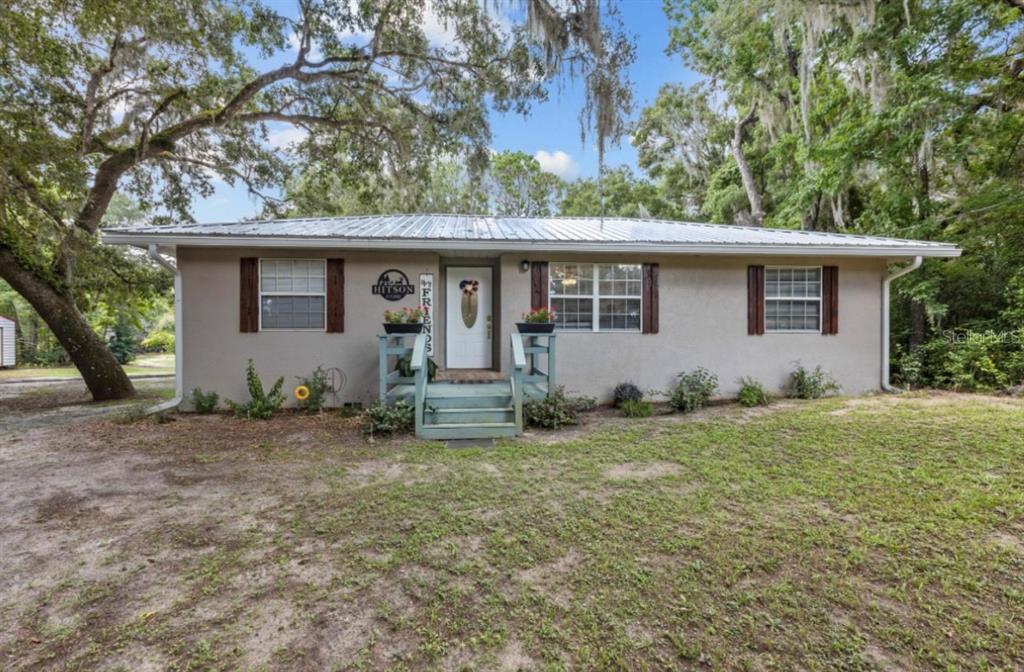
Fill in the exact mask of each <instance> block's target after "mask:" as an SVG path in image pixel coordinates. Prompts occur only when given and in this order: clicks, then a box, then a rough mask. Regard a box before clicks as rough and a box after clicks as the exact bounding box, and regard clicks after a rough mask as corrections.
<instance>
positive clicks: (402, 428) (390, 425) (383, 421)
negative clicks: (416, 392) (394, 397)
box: [360, 400, 416, 436]
mask: <svg viewBox="0 0 1024 672" xmlns="http://www.w3.org/2000/svg"><path fill="white" fill-rule="evenodd" d="M360 424H361V425H362V427H363V432H364V433H366V434H368V435H370V436H373V435H374V434H403V433H407V432H411V431H412V430H413V428H414V427H415V426H416V409H415V408H414V407H413V406H412V405H410V404H407V403H406V402H405V401H403V400H398V401H397V402H395V404H394V405H392V406H389V405H387V404H381V403H379V402H378V403H375V404H373V405H372V406H370V407H369V408H367V409H366V410H365V411H363V414H362V415H361V416H360Z"/></svg>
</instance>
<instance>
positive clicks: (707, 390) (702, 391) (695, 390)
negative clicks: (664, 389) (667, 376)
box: [668, 367, 718, 413]
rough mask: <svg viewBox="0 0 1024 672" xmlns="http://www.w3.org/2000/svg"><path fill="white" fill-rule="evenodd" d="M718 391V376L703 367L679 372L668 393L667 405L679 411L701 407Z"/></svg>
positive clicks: (689, 410) (684, 411) (688, 410)
mask: <svg viewBox="0 0 1024 672" xmlns="http://www.w3.org/2000/svg"><path fill="white" fill-rule="evenodd" d="M716 391H718V376H716V375H715V374H713V373H711V372H710V371H708V370H707V369H705V368H703V367H698V368H696V369H694V370H693V371H684V372H683V373H680V374H679V381H678V382H677V383H676V386H675V388H674V389H673V390H672V393H671V394H670V395H669V400H668V403H669V406H671V407H672V408H674V409H676V410H677V411H679V412H681V413H689V412H691V411H695V410H697V409H698V408H703V407H704V406H705V405H706V404H707V403H708V401H710V400H711V397H712V396H714V394H715V392H716Z"/></svg>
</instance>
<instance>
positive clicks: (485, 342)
mask: <svg viewBox="0 0 1024 672" xmlns="http://www.w3.org/2000/svg"><path fill="white" fill-rule="evenodd" d="M491 282H492V277H491V268H490V267H487V266H484V267H476V266H473V267H465V266H449V267H448V271H447V281H446V283H445V288H446V292H445V295H446V298H445V303H446V304H447V305H446V306H445V312H446V313H447V317H446V318H445V343H446V344H447V345H446V346H445V349H446V350H447V358H446V366H447V368H449V369H489V368H491V338H492V336H493V331H494V323H493V319H494V318H493V316H492V315H491V296H492V293H493V285H492V284H491Z"/></svg>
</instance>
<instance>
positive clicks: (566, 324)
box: [549, 263, 643, 331]
mask: <svg viewBox="0 0 1024 672" xmlns="http://www.w3.org/2000/svg"><path fill="white" fill-rule="evenodd" d="M549 275H550V283H551V284H550V294H551V307H552V308H553V309H554V311H555V313H556V315H557V318H556V324H557V326H558V328H559V329H563V330H572V331H640V316H641V312H642V311H641V303H642V301H641V298H640V297H641V293H642V291H643V280H642V274H641V267H640V264H561V263H553V264H551V265H550V267H549Z"/></svg>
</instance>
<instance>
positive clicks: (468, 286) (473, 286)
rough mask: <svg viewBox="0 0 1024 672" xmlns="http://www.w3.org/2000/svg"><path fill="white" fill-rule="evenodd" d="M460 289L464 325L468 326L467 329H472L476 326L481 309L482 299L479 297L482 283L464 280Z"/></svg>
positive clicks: (460, 284)
mask: <svg viewBox="0 0 1024 672" xmlns="http://www.w3.org/2000/svg"><path fill="white" fill-rule="evenodd" d="M459 289H461V290H462V323H463V324H465V325H466V328H467V329H472V328H473V325H474V324H476V315H477V312H478V311H479V309H480V297H478V296H477V293H478V292H479V291H480V281H479V280H463V281H462V282H460V283H459Z"/></svg>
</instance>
